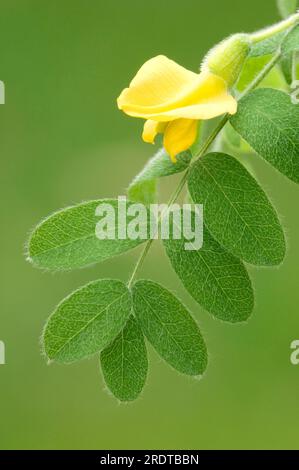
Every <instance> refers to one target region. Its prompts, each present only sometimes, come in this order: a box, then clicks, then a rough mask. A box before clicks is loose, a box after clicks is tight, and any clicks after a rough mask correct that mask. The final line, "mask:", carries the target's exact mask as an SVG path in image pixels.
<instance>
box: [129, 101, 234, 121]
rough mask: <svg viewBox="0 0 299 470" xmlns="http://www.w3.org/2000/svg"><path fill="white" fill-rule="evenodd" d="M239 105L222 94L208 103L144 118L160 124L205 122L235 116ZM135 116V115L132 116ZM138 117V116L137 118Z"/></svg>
mask: <svg viewBox="0 0 299 470" xmlns="http://www.w3.org/2000/svg"><path fill="white" fill-rule="evenodd" d="M237 108H238V103H237V101H236V100H235V98H234V97H233V96H231V95H229V94H222V95H219V96H217V97H215V98H213V99H210V100H207V102H206V103H204V102H202V103H198V104H193V105H190V106H184V107H182V108H176V109H172V110H168V111H164V112H163V113H157V114H149V115H147V116H145V115H144V117H146V118H148V119H152V120H156V121H160V122H167V121H173V120H175V119H180V118H184V119H196V120H205V119H212V118H214V117H217V116H221V115H222V114H225V113H229V114H235V113H236V112H237ZM130 115H131V116H133V114H130ZM135 117H137V116H135Z"/></svg>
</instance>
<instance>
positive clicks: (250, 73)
mask: <svg viewBox="0 0 299 470" xmlns="http://www.w3.org/2000/svg"><path fill="white" fill-rule="evenodd" d="M270 60H271V56H260V57H248V58H247V59H246V61H245V64H244V67H243V69H242V72H241V74H240V77H239V80H238V83H237V90H238V91H240V92H242V91H244V90H245V89H246V88H247V87H248V85H249V84H250V83H251V82H252V81H253V80H254V79H255V77H256V76H257V75H258V74H259V73H260V72H261V70H262V69H263V68H264V67H265V65H266V64H267V63H268V62H269V61H270Z"/></svg>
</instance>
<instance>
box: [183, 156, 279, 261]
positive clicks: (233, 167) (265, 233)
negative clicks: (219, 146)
mask: <svg viewBox="0 0 299 470" xmlns="http://www.w3.org/2000/svg"><path fill="white" fill-rule="evenodd" d="M188 185H189V191H190V194H191V197H192V199H193V201H194V202H195V203H197V204H203V205H204V221H205V224H206V225H207V228H208V230H209V232H210V233H211V235H212V236H213V237H214V238H215V239H216V240H217V242H218V243H220V244H221V245H222V246H224V247H225V248H226V249H227V250H228V251H229V252H231V253H232V254H233V255H235V256H237V257H238V258H241V259H243V260H244V261H246V262H248V263H251V264H255V265H258V266H269V265H270V266H271V265H277V264H280V263H281V262H282V260H283V258H284V256H285V240H284V234H283V230H282V228H281V225H280V223H279V220H278V217H277V215H276V212H275V210H274V209H273V207H272V205H271V203H270V202H269V200H268V198H267V196H266V194H265V193H264V191H263V190H262V189H261V188H260V186H259V185H258V183H257V182H256V180H255V179H254V178H253V177H252V176H251V175H250V173H249V172H248V171H247V170H246V169H245V168H244V167H243V166H242V165H241V164H240V163H239V162H238V161H237V160H236V159H235V158H233V157H231V156H229V155H226V154H224V153H210V154H208V155H205V156H204V157H203V158H201V159H199V160H198V161H197V162H196V163H194V165H193V166H192V168H191V170H190V174H189V180H188Z"/></svg>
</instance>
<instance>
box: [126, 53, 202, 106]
mask: <svg viewBox="0 0 299 470" xmlns="http://www.w3.org/2000/svg"><path fill="white" fill-rule="evenodd" d="M198 76H199V75H198V74H196V73H194V72H190V71H189V70H187V69H185V68H184V67H181V66H180V65H178V64H177V63H176V62H174V61H173V60H170V59H168V58H167V57H165V56H163V55H159V56H157V57H154V58H153V59H150V60H148V61H147V62H146V63H145V64H144V65H143V66H142V67H141V69H140V70H139V71H138V72H137V74H136V76H135V78H134V79H133V80H132V82H131V83H130V87H129V88H126V89H125V90H124V91H123V92H122V93H121V95H120V97H119V98H118V100H117V103H118V107H119V108H120V109H123V110H124V111H126V108H127V107H135V108H139V107H141V108H143V107H145V108H147V107H149V108H152V107H154V108H155V107H157V106H159V107H160V106H167V104H169V103H172V102H173V101H176V100H177V97H178V94H180V93H182V94H185V91H186V90H188V89H189V88H190V87H192V85H193V84H194V82H196V81H197V80H198Z"/></svg>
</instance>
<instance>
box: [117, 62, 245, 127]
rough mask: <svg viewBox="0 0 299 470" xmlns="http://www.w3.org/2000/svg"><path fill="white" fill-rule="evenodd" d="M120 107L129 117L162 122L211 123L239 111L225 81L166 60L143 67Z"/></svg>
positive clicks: (119, 101) (123, 95)
mask: <svg viewBox="0 0 299 470" xmlns="http://www.w3.org/2000/svg"><path fill="white" fill-rule="evenodd" d="M118 106H119V108H120V109H122V110H123V111H124V112H125V113H126V114H128V115H129V116H134V117H141V118H145V119H150V120H154V121H160V122H167V121H172V120H174V119H178V118H185V119H211V118H213V117H216V116H219V115H221V114H224V113H226V112H228V113H230V114H234V113H235V112H236V110H237V102H236V100H235V99H234V98H233V97H232V96H231V95H229V93H228V90H227V85H226V83H225V81H224V80H223V79H222V78H220V77H218V76H216V75H214V74H212V73H210V72H208V71H204V72H202V73H200V74H196V73H194V72H190V71H189V70H186V69H185V68H184V67H181V66H180V65H178V64H176V63H175V62H173V61H172V60H169V59H167V57H165V56H158V57H154V58H153V59H151V60H149V61H148V62H146V63H145V64H144V65H143V66H142V67H141V69H140V70H139V72H138V73H137V75H136V77H135V78H134V79H133V81H132V82H131V84H130V88H126V89H125V90H124V91H123V92H122V94H121V95H120V97H119V98H118Z"/></svg>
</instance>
